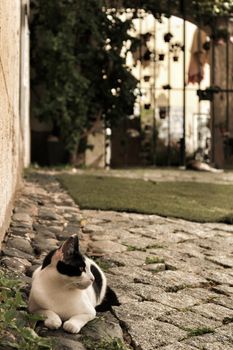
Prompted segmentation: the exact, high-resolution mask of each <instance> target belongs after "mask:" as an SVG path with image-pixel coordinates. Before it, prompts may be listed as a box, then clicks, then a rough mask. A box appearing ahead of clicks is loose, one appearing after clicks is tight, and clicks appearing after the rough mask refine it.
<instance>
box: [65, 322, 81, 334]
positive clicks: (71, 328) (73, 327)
mask: <svg viewBox="0 0 233 350" xmlns="http://www.w3.org/2000/svg"><path fill="white" fill-rule="evenodd" d="M63 328H64V330H65V331H66V332H69V333H78V332H79V331H80V329H81V327H80V326H79V325H78V323H77V322H74V321H69V320H68V321H66V322H65V323H64V324H63Z"/></svg>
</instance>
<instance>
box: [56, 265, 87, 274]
mask: <svg viewBox="0 0 233 350" xmlns="http://www.w3.org/2000/svg"><path fill="white" fill-rule="evenodd" d="M80 267H83V268H85V264H82V265H78V264H76V265H69V264H66V263H64V262H63V261H58V263H57V271H58V272H59V273H61V274H62V275H66V276H70V277H72V276H81V274H82V271H80V269H79V268H80Z"/></svg>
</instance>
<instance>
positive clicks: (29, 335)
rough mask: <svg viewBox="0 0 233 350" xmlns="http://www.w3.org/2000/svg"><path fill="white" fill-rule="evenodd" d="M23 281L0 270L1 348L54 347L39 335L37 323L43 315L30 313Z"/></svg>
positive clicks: (35, 349)
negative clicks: (24, 293)
mask: <svg viewBox="0 0 233 350" xmlns="http://www.w3.org/2000/svg"><path fill="white" fill-rule="evenodd" d="M20 285H21V282H20V281H19V280H15V278H14V276H5V275H4V273H3V272H2V271H0V348H1V349H19V350H22V349H24V350H43V349H48V350H49V349H52V342H51V341H50V340H49V339H46V338H41V337H39V336H38V335H37V334H36V333H35V331H34V328H35V325H36V322H37V321H38V320H41V317H38V316H37V315H30V314H29V313H28V312H27V311H26V303H25V302H24V300H23V298H22V295H21V293H20V291H19V289H20Z"/></svg>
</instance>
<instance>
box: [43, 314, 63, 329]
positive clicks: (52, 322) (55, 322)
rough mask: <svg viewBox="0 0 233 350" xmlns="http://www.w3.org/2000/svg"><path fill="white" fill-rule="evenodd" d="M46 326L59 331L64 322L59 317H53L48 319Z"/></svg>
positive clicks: (45, 322)
mask: <svg viewBox="0 0 233 350" xmlns="http://www.w3.org/2000/svg"><path fill="white" fill-rule="evenodd" d="M44 324H45V326H46V327H47V328H49V329H58V328H60V327H61V325H62V321H61V319H60V317H59V316H57V317H55V316H53V317H49V318H46V320H45V321H44Z"/></svg>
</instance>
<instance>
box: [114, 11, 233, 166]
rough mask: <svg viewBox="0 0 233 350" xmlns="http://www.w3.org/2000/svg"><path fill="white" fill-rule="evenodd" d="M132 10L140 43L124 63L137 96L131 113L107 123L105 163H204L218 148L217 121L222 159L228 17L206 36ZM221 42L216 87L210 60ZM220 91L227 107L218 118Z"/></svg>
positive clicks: (226, 140)
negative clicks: (109, 125)
mask: <svg viewBox="0 0 233 350" xmlns="http://www.w3.org/2000/svg"><path fill="white" fill-rule="evenodd" d="M136 11H137V18H136V19H134V20H133V21H134V27H135V35H136V36H137V38H138V39H139V40H140V46H139V47H138V48H137V49H136V50H135V51H132V53H131V54H129V57H128V60H127V61H128V66H129V67H130V69H131V70H132V73H133V74H134V75H135V76H136V77H137V79H138V81H139V83H138V91H137V94H138V97H137V101H136V104H135V108H134V114H133V115H131V116H129V117H128V118H127V119H126V120H124V121H123V122H122V123H121V125H120V126H119V127H118V128H117V129H113V134H112V159H111V165H112V166H113V167H114V166H170V165H176V166H178V165H185V162H186V161H187V159H189V158H190V159H199V160H202V161H205V162H208V163H211V162H213V161H215V160H216V158H218V152H219V151H218V152H217V151H216V143H217V141H216V120H218V122H217V123H218V126H217V128H218V131H219V130H222V131H220V133H224V137H223V136H222V134H221V137H222V139H221V143H222V146H221V147H222V151H221V152H222V154H221V157H223V158H224V159H225V163H226V159H227V157H228V159H230V158H229V157H233V156H232V155H233V136H232V137H230V134H231V132H230V124H231V122H230V114H231V106H230V105H231V103H230V100H231V98H230V94H231V93H232V91H233V90H232V86H231V83H232V79H230V72H231V69H232V67H231V66H230V60H229V57H230V49H231V47H230V45H232V43H231V36H230V34H228V37H227V40H226V38H223V36H224V33H226V30H229V23H231V22H230V19H229V18H225V19H224V21H223V24H222V27H221V26H219V25H218V26H217V27H216V28H218V32H217V31H216V33H212V34H211V35H210V37H209V36H208V35H207V34H206V33H205V32H204V31H203V30H201V29H200V28H197V27H196V26H195V25H193V24H192V23H190V22H188V21H186V20H185V19H182V18H178V17H174V16H169V15H168V14H167V15H164V16H162V17H161V18H159V19H156V18H155V17H154V16H153V15H151V14H148V13H146V12H145V11H143V10H140V9H139V10H136ZM133 14H134V16H135V10H132V15H133ZM127 15H129V11H127ZM224 26H225V27H224ZM219 28H220V30H219ZM221 30H222V32H221ZM221 33H222V37H221V35H220V34H221ZM221 45H224V47H223V48H222V51H224V54H222V56H223V57H224V60H225V64H223V67H224V69H225V72H226V78H225V82H224V84H223V85H222V84H220V85H219V80H220V83H221V79H219V76H221V71H220V72H219V67H218V66H219V62H217V59H216V57H218V56H217V55H216V50H218V51H221V50H220V46H221ZM220 57H221V54H220ZM217 70H218V74H216V72H217ZM217 75H218V77H217ZM216 77H217V79H216ZM216 82H217V83H218V84H217V86H216ZM223 95H224V99H225V100H226V103H225V105H226V107H225V114H224V115H223V116H221V118H220V116H219V112H218V107H219V102H218V100H219V99H221V98H222V96H223ZM216 114H218V116H216ZM219 118H220V119H221V120H222V126H221V125H220V124H221V123H219ZM221 128H222V129H221ZM232 129H233V125H232ZM218 139H219V136H218ZM216 155H217V156H216ZM222 165H224V164H221V162H220V163H219V164H217V166H219V167H221V166H222Z"/></svg>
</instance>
